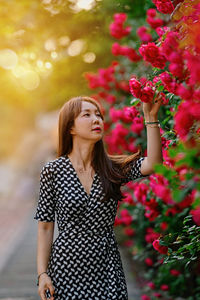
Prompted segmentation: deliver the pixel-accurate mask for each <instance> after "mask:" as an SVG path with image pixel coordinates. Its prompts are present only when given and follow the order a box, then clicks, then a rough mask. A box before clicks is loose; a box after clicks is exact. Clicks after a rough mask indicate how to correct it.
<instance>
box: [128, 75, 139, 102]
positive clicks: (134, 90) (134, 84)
mask: <svg viewBox="0 0 200 300" xmlns="http://www.w3.org/2000/svg"><path fill="white" fill-rule="evenodd" d="M129 85H130V91H131V94H132V95H133V96H134V97H136V98H140V95H141V87H142V86H141V83H140V82H139V81H138V80H137V79H136V78H135V77H132V78H131V79H130V80H129Z"/></svg>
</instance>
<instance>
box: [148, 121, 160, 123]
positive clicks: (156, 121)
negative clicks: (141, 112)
mask: <svg viewBox="0 0 200 300" xmlns="http://www.w3.org/2000/svg"><path fill="white" fill-rule="evenodd" d="M145 124H160V122H159V121H155V122H146V121H145Z"/></svg>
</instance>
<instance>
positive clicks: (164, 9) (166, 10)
mask: <svg viewBox="0 0 200 300" xmlns="http://www.w3.org/2000/svg"><path fill="white" fill-rule="evenodd" d="M153 3H154V4H155V6H156V8H157V10H158V11H160V12H161V13H163V14H171V13H172V12H173V10H174V6H173V4H172V2H171V0H153Z"/></svg>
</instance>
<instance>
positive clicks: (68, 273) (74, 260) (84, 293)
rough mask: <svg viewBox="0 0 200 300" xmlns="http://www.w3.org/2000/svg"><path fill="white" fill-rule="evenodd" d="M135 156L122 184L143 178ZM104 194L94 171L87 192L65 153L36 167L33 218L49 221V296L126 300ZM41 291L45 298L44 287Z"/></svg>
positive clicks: (112, 203) (111, 211)
mask: <svg viewBox="0 0 200 300" xmlns="http://www.w3.org/2000/svg"><path fill="white" fill-rule="evenodd" d="M143 159H144V157H141V158H139V159H137V160H136V161H135V162H134V163H133V165H132V167H131V170H130V171H129V173H128V174H127V176H126V178H125V180H123V183H126V182H129V181H131V180H135V179H137V178H140V177H143V175H142V174H141V172H140V167H141V162H142V160H143ZM103 196H104V193H103V187H102V184H101V180H100V177H99V175H98V173H97V172H96V173H95V175H94V178H93V183H92V187H91V190H90V194H89V195H88V194H87V192H86V191H85V189H84V187H83V185H82V184H81V182H80V180H79V178H78V175H77V173H76V171H75V169H74V167H73V165H72V163H71V161H70V159H69V157H68V156H65V155H63V156H60V157H59V158H56V159H54V160H51V161H49V162H47V163H46V164H45V165H44V166H43V168H42V170H41V172H40V191H39V199H38V205H37V209H36V214H35V216H34V219H36V220H40V221H43V222H55V216H56V218H57V224H58V231H59V234H58V236H57V238H56V239H55V241H54V242H53V243H52V247H51V254H50V258H49V262H48V268H47V274H48V275H49V276H50V277H51V280H52V282H53V285H54V287H55V292H54V299H55V300H79V299H81V300H127V299H128V292H127V286H126V280H125V275H124V271H123V265H122V261H121V257H120V253H119V249H118V245H117V242H116V238H115V234H114V231H113V226H114V221H115V216H116V212H117V205H118V203H117V201H116V200H115V199H112V198H111V199H110V200H109V201H106V202H101V201H100V200H101V199H102V197H103ZM46 296H47V297H50V293H49V292H48V291H47V292H46Z"/></svg>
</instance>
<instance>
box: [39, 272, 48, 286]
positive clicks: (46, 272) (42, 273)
mask: <svg viewBox="0 0 200 300" xmlns="http://www.w3.org/2000/svg"><path fill="white" fill-rule="evenodd" d="M44 273H46V274H47V272H42V273H40V274H39V275H38V278H37V286H39V278H40V276H41V275H42V274H44Z"/></svg>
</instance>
